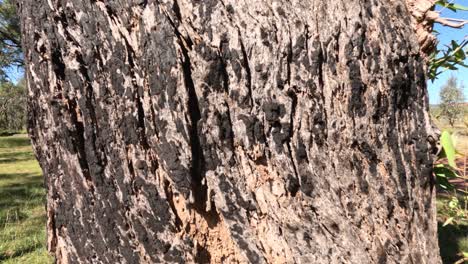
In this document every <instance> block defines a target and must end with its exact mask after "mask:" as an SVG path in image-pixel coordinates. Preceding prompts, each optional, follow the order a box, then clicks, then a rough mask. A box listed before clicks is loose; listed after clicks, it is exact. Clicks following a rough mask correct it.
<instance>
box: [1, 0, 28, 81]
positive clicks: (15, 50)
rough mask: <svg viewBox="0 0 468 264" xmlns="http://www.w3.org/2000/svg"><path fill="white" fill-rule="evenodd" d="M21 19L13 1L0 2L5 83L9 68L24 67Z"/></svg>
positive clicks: (3, 79)
mask: <svg viewBox="0 0 468 264" xmlns="http://www.w3.org/2000/svg"><path fill="white" fill-rule="evenodd" d="M22 66H23V54H22V52H21V34H20V23H19V17H18V16H17V15H16V8H15V5H14V4H13V2H12V1H11V0H0V81H1V82H3V81H5V78H6V77H7V74H6V73H5V69H6V68H8V67H22Z"/></svg>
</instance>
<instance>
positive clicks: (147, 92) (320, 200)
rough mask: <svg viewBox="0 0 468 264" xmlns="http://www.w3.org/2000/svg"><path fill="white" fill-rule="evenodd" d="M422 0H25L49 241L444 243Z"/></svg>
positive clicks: (309, 254) (254, 257) (280, 249)
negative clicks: (439, 233)
mask: <svg viewBox="0 0 468 264" xmlns="http://www.w3.org/2000/svg"><path fill="white" fill-rule="evenodd" d="M421 2H429V3H430V1H410V0H408V1H403V0H396V1H386V0H376V1H358V0H350V1H303V0H301V1H266V0H265V1H239V0H235V1H234V0H225V1H185V0H177V1H175V0H174V1H173V0H167V1H127V0H116V1H91V0H67V1H60V0H59V1H45V0H39V1H19V7H20V9H19V14H20V16H21V18H22V34H23V45H24V48H25V58H26V62H27V66H28V67H27V82H28V86H29V95H30V97H29V106H30V116H29V133H30V135H31V138H32V141H33V143H34V149H35V152H36V155H37V157H38V159H39V161H40V163H41V166H42V168H43V172H44V175H45V178H46V180H45V182H46V184H47V192H48V199H47V214H48V246H49V250H50V251H51V252H53V253H54V254H55V256H56V259H57V260H58V262H59V263H93V262H104V263H161V262H174V263H182V262H189V263H190V262H200V263H207V262H212V263H222V262H225V263H233V262H237V261H238V262H251V263H287V262H297V263H385V262H388V263H411V262H413V263H439V262H440V258H439V255H438V252H439V250H438V245H437V236H436V234H437V232H436V231H437V226H436V217H435V189H434V185H433V177H432V174H431V173H432V157H431V154H430V152H431V149H432V145H431V144H433V143H435V138H436V135H435V134H434V133H433V131H431V130H430V129H431V128H430V127H431V126H430V120H429V115H428V114H427V113H426V111H427V109H428V100H427V93H426V89H425V86H426V80H425V68H424V61H423V59H422V58H423V57H424V56H425V54H424V52H422V53H421V49H420V47H421V46H422V45H420V44H419V43H418V39H422V38H419V37H420V36H419V35H418V36H416V34H415V32H418V34H422V33H427V30H429V29H430V27H429V29H428V24H424V25H422V23H423V21H425V20H424V18H420V17H419V16H418V15H420V14H425V13H427V11H428V9H430V8H431V5H430V4H429V5H423V4H421ZM424 9H425V10H424ZM421 10H422V12H420V11H421ZM410 13H411V14H413V16H415V18H412V17H411V16H410ZM409 25H413V27H411V26H409ZM419 26H421V27H419ZM429 44H430V43H429ZM424 47H425V49H424V51H426V50H427V49H426V48H427V47H430V45H429V46H424Z"/></svg>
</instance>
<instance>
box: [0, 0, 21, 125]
mask: <svg viewBox="0 0 468 264" xmlns="http://www.w3.org/2000/svg"><path fill="white" fill-rule="evenodd" d="M22 67H23V53H22V51H21V34H20V21H19V18H18V16H17V15H16V8H15V5H14V4H13V2H12V1H11V0H0V134H4V133H8V132H16V131H19V130H22V129H24V128H25V125H26V111H27V109H26V105H27V104H26V95H27V92H26V85H25V81H24V80H21V81H19V82H18V80H16V79H15V78H11V77H10V76H8V72H9V71H11V70H14V69H15V68H16V69H18V68H22ZM16 82H17V84H15V83H16Z"/></svg>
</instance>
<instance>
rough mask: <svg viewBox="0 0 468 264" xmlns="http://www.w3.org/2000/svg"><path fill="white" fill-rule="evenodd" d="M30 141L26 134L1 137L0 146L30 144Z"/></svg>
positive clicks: (11, 146) (14, 146) (13, 146)
mask: <svg viewBox="0 0 468 264" xmlns="http://www.w3.org/2000/svg"><path fill="white" fill-rule="evenodd" d="M30 145H31V142H30V140H29V138H28V137H26V136H24V137H23V136H13V137H1V138H0V148H16V147H25V146H30Z"/></svg>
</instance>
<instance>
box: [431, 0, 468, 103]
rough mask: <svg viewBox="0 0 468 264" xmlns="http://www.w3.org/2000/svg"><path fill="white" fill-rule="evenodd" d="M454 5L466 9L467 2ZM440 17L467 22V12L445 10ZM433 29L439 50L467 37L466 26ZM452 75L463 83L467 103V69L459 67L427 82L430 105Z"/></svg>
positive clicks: (438, 26)
mask: <svg viewBox="0 0 468 264" xmlns="http://www.w3.org/2000/svg"><path fill="white" fill-rule="evenodd" d="M454 3H455V4H459V5H463V6H466V7H468V0H455V1H454ZM437 9H438V10H440V9H441V8H440V7H437ZM441 16H442V17H451V18H458V19H465V20H468V11H458V12H456V13H455V12H452V11H451V10H449V9H448V8H446V9H444V10H443V11H442V13H441ZM434 29H435V30H436V31H438V32H439V33H440V34H439V36H438V37H437V38H438V39H439V45H438V46H439V49H442V48H443V45H445V44H449V43H450V41H452V40H455V41H457V42H460V41H461V40H463V39H464V38H465V37H468V24H467V25H465V26H464V27H463V28H461V29H457V28H449V27H444V26H441V25H440V24H436V25H435V27H434ZM466 49H467V48H465V50H466ZM465 63H466V64H468V59H466V60H465ZM452 74H453V75H455V76H456V77H457V79H458V81H459V82H463V83H464V85H465V89H464V92H465V101H468V68H464V67H460V68H459V69H458V70H457V71H445V72H444V73H442V74H441V75H439V76H438V79H437V80H435V81H434V82H431V81H428V83H427V89H428V91H429V102H430V103H431V104H438V103H439V101H440V100H439V92H440V88H441V87H442V85H444V83H445V82H446V81H447V78H448V77H450V75H452Z"/></svg>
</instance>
